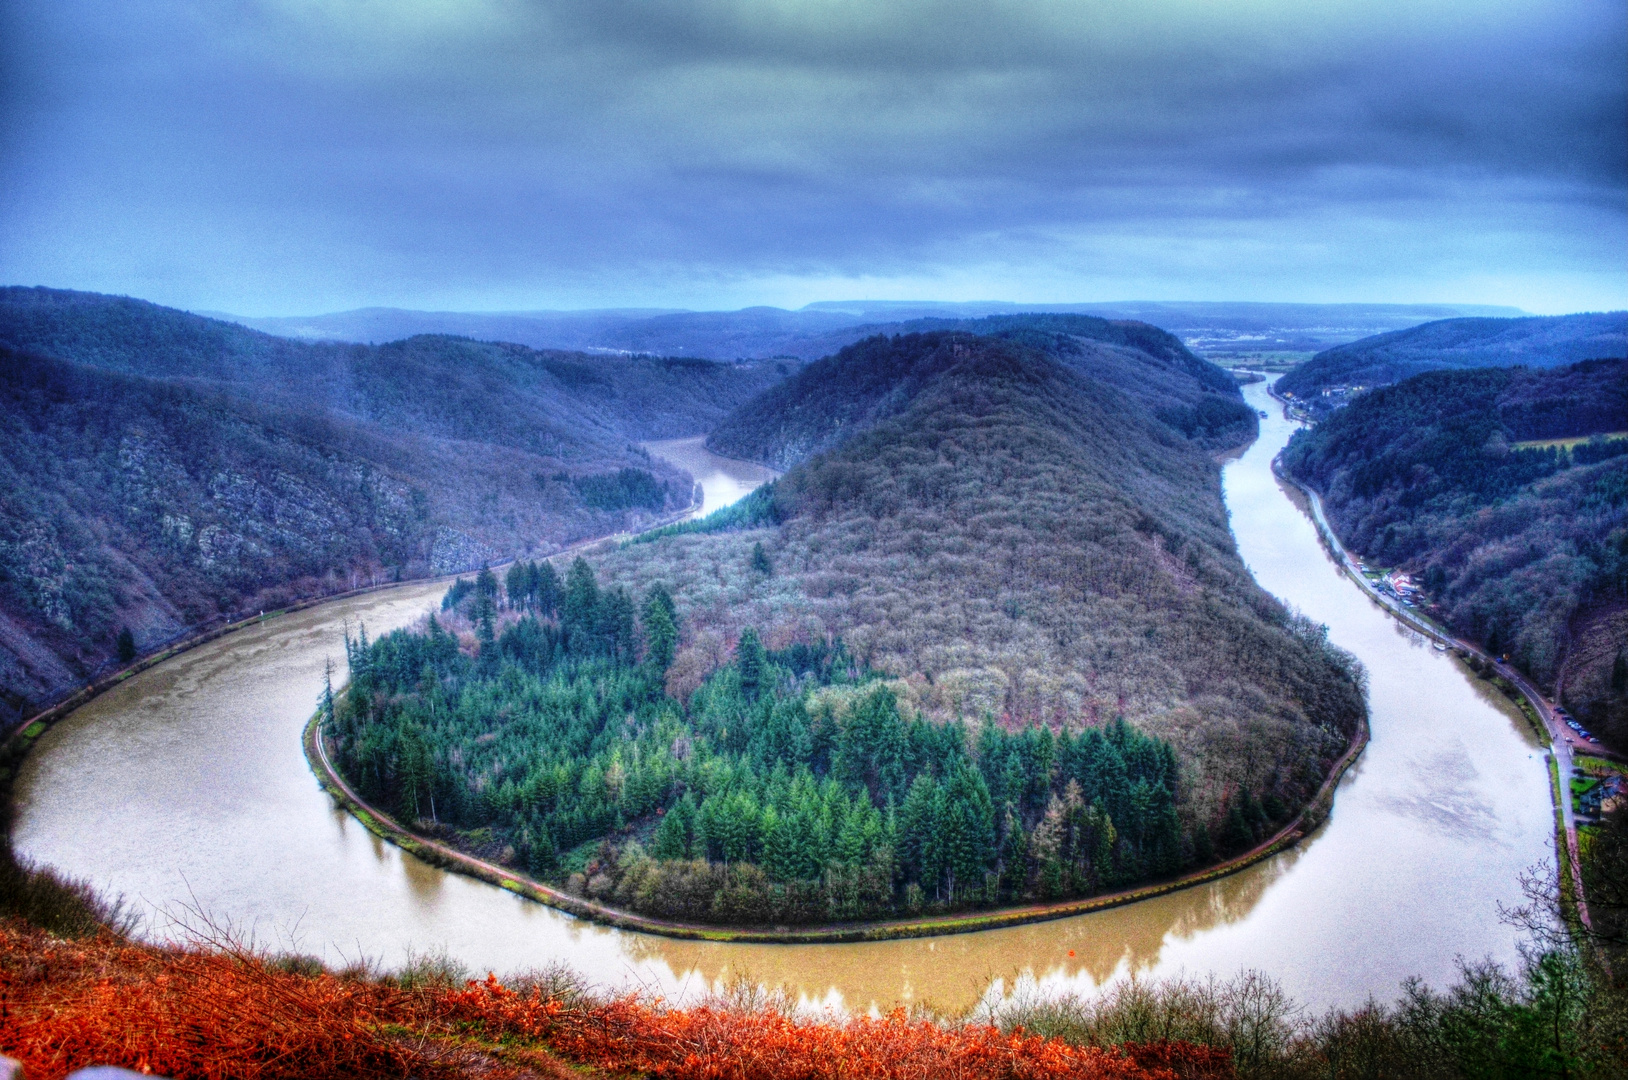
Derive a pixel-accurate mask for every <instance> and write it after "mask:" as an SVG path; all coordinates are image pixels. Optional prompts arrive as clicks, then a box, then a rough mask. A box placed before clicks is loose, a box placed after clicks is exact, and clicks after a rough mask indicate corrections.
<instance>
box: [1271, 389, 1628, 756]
mask: <svg viewBox="0 0 1628 1080" xmlns="http://www.w3.org/2000/svg"><path fill="white" fill-rule="evenodd" d="M1625 418H1628V361H1624V360H1593V361H1587V362H1584V363H1579V364H1573V365H1570V366H1568V367H1563V368H1553V369H1547V370H1543V369H1539V370H1531V369H1526V368H1488V369H1479V370H1470V371H1439V372H1431V373H1428V374H1424V375H1419V376H1416V377H1414V378H1412V379H1408V380H1406V381H1404V382H1401V383H1398V384H1397V385H1395V386H1391V387H1386V388H1383V389H1380V390H1375V391H1373V392H1371V393H1369V394H1365V395H1362V396H1360V397H1358V398H1357V399H1356V400H1355V401H1354V402H1352V404H1351V405H1349V406H1347V407H1346V408H1344V409H1342V410H1340V411H1339V412H1336V413H1335V414H1334V415H1333V416H1332V417H1331V418H1329V419H1328V420H1326V421H1324V422H1323V423H1321V424H1318V425H1317V426H1316V427H1315V428H1312V429H1309V430H1307V431H1303V432H1300V433H1298V434H1297V435H1296V436H1295V437H1294V439H1293V440H1292V441H1291V442H1290V444H1289V447H1288V449H1287V450H1286V451H1285V452H1284V456H1283V460H1284V464H1285V466H1286V467H1287V468H1288V470H1289V471H1290V472H1291V473H1292V474H1293V475H1294V476H1295V477H1297V478H1298V479H1300V480H1302V481H1304V482H1306V483H1308V484H1310V485H1312V486H1313V487H1314V488H1316V489H1317V490H1318V491H1319V492H1321V493H1322V494H1323V496H1324V499H1325V505H1326V507H1327V509H1328V513H1329V516H1330V519H1331V520H1332V522H1333V524H1334V527H1335V528H1336V530H1337V531H1338V532H1339V534H1340V537H1341V539H1342V540H1343V541H1344V542H1345V543H1346V544H1348V545H1349V546H1350V547H1351V549H1352V550H1353V551H1356V552H1358V553H1360V554H1361V555H1362V556H1363V557H1364V558H1365V559H1367V560H1369V561H1370V562H1372V563H1374V564H1376V565H1380V566H1386V567H1390V566H1396V567H1401V568H1403V569H1405V570H1407V571H1409V572H1411V573H1412V574H1414V575H1415V576H1416V577H1417V579H1418V580H1419V581H1421V582H1422V584H1423V587H1424V589H1425V591H1426V594H1427V596H1428V597H1429V602H1430V609H1431V612H1432V613H1433V614H1434V615H1436V616H1437V617H1438V618H1440V619H1441V620H1442V621H1443V622H1444V623H1445V624H1446V625H1447V626H1449V627H1450V628H1452V630H1453V631H1454V632H1455V633H1457V634H1460V635H1462V636H1464V637H1466V638H1469V639H1471V640H1474V641H1477V642H1479V643H1481V644H1482V645H1483V646H1484V647H1485V648H1486V649H1487V651H1489V652H1492V653H1494V654H1499V655H1503V654H1507V655H1508V656H1509V658H1510V660H1511V661H1512V662H1513V663H1515V664H1516V665H1517V666H1519V667H1520V668H1521V669H1522V670H1524V671H1525V672H1526V673H1527V674H1528V675H1530V676H1531V677H1532V678H1533V680H1534V681H1536V682H1537V684H1538V685H1539V686H1541V687H1543V688H1544V689H1545V691H1546V692H1549V693H1552V695H1553V696H1554V697H1555V698H1556V699H1557V700H1559V701H1561V702H1562V703H1564V704H1565V705H1567V706H1568V707H1570V708H1571V710H1572V711H1573V712H1574V713H1575V714H1576V715H1577V717H1578V718H1579V719H1580V720H1581V721H1583V723H1584V725H1585V726H1586V727H1587V728H1589V729H1590V730H1591V731H1593V732H1594V733H1595V734H1597V735H1599V736H1600V737H1601V738H1602V739H1604V740H1605V741H1606V742H1608V743H1609V744H1610V745H1613V746H1615V747H1617V748H1619V749H1628V659H1625V650H1628V439H1622V438H1617V439H1606V438H1604V437H1603V433H1607V432H1619V431H1621V430H1622V429H1623V428H1624V427H1625V426H1628V424H1625ZM1590 436H1594V437H1593V438H1590Z"/></svg>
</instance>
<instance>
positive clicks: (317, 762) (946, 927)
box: [301, 711, 1369, 945]
mask: <svg viewBox="0 0 1628 1080" xmlns="http://www.w3.org/2000/svg"><path fill="white" fill-rule="evenodd" d="M321 721H322V714H321V712H320V711H319V712H318V713H316V714H315V715H313V716H312V717H311V719H310V720H309V721H307V722H306V725H305V732H304V735H303V737H302V739H301V743H302V745H303V747H304V749H305V759H306V762H307V763H308V764H309V765H310V766H311V771H312V772H313V773H314V774H315V775H316V778H317V781H318V782H319V783H320V784H321V785H322V787H323V788H324V790H326V791H327V792H328V794H329V795H330V796H331V797H332V798H333V799H334V801H335V802H337V803H338V804H339V805H340V806H341V807H343V808H344V809H345V810H346V812H348V813H349V814H351V815H352V816H353V817H355V818H356V820H357V821H359V822H360V823H361V824H362V826H363V827H364V828H366V829H367V830H368V831H369V832H371V833H373V834H374V835H375V836H377V837H379V838H380V839H382V840H387V841H389V842H390V843H392V844H394V845H396V846H397V847H399V848H401V849H402V850H403V851H405V852H407V853H408V854H410V855H412V856H414V857H415V858H418V859H420V860H422V861H423V862H426V863H428V864H429V865H431V866H434V867H437V868H438V869H441V870H446V871H449V872H452V873H458V874H464V875H467V876H469V877H473V878H478V879H479V880H481V881H484V882H487V883H488V884H491V885H496V886H497V887H499V888H501V889H505V890H507V891H509V892H512V893H514V894H515V895H516V896H520V897H524V898H525V899H527V900H532V901H535V902H536V903H539V904H545V905H547V906H548V907H551V908H555V909H556V910H559V911H563V912H565V913H566V914H568V915H572V916H575V917H577V918H579V919H585V920H587V921H589V922H596V923H600V924H602V925H605V926H612V927H616V928H617V929H620V930H632V931H636V932H638V933H644V934H656V935H659V936H661V937H670V938H679V939H681V940H690V941H718V942H755V943H758V944H780V945H811V944H833V943H841V942H861V941H890V940H897V939H901V938H922V937H941V936H946V935H949V934H971V933H976V932H978V931H980V930H994V929H998V928H1001V927H1008V926H1021V925H1024V924H1026V923H1037V922H1049V921H1051V920H1054V919H1066V918H1070V917H1072V916H1075V915H1085V914H1088V913H1090V912H1093V911H1104V910H1107V909H1108V908H1115V907H1121V906H1123V905H1125V904H1134V903H1138V902H1139V901H1142V900H1150V899H1152V898H1153V897H1156V896H1163V895H1165V894H1167V893H1173V892H1179V891H1180V890H1182V889H1190V888H1192V887H1194V886H1196V885H1204V884H1207V883H1209V882H1211V881H1216V880H1218V879H1220V878H1224V877H1228V876H1230V875H1232V874H1236V873H1238V872H1239V871H1240V870H1244V869H1247V868H1248V867H1251V866H1253V865H1255V864H1256V863H1258V862H1261V861H1263V860H1265V859H1269V858H1271V857H1272V856H1274V855H1277V854H1279V853H1280V852H1283V851H1286V850H1288V849H1289V848H1291V847H1293V846H1294V845H1295V844H1297V843H1299V842H1300V841H1301V840H1302V839H1303V838H1305V837H1306V836H1308V835H1309V834H1310V833H1312V832H1313V831H1314V830H1316V828H1317V827H1318V826H1319V825H1321V824H1323V822H1324V821H1326V820H1327V819H1328V817H1329V815H1330V814H1331V813H1332V812H1333V809H1334V791H1335V788H1336V787H1337V786H1338V785H1339V783H1340V781H1341V780H1342V779H1343V778H1344V777H1345V774H1346V771H1347V770H1349V769H1350V768H1351V766H1352V765H1353V764H1355V762H1356V760H1357V758H1358V756H1360V755H1361V754H1362V751H1363V749H1364V748H1365V747H1367V745H1368V738H1369V731H1368V717H1367V714H1366V713H1364V715H1363V719H1362V724H1361V726H1360V727H1359V728H1358V729H1357V732H1356V735H1355V736H1354V737H1353V738H1352V740H1351V743H1350V745H1349V746H1348V747H1347V748H1346V751H1345V753H1344V754H1342V755H1341V756H1340V758H1339V760H1338V761H1336V762H1335V763H1334V767H1333V768H1332V769H1331V770H1329V775H1328V777H1327V778H1326V779H1325V780H1324V781H1323V784H1322V786H1321V787H1319V788H1318V789H1317V794H1316V795H1314V796H1313V797H1312V799H1311V801H1310V802H1308V803H1307V804H1306V805H1305V807H1304V808H1302V809H1301V811H1300V813H1299V814H1297V815H1295V817H1294V819H1293V820H1291V821H1290V822H1289V823H1288V824H1287V825H1285V826H1284V827H1283V828H1282V829H1280V830H1278V832H1276V833H1275V834H1273V835H1272V836H1271V837H1269V838H1268V839H1267V840H1265V841H1264V842H1262V843H1261V844H1259V845H1258V846H1256V847H1254V848H1252V849H1250V850H1249V851H1247V852H1245V853H1244V854H1242V855H1238V856H1235V857H1234V858H1231V859H1228V860H1227V861H1226V862H1222V863H1217V864H1216V865H1214V866H1208V867H1205V868H1204V869H1202V870H1199V871H1196V872H1194V873H1192V874H1186V875H1183V876H1182V877H1178V878H1173V879H1171V880H1169V881H1161V882H1155V883H1153V884H1151V885H1143V886H1140V887H1138V888H1134V889H1126V890H1123V891H1121V892H1116V893H1107V894H1105V895H1102V896H1091V897H1085V898H1083V899H1078V900H1064V901H1059V902H1057V903H1053V904H1028V905H1024V906H1021V907H1009V908H1001V909H999V910H996V911H985V912H976V911H975V912H966V913H961V914H949V915H934V916H929V917H926V918H913V919H894V920H887V921H884V922H864V923H844V924H840V925H820V926H807V927H791V926H713V925H710V924H704V923H681V922H672V921H669V920H666V919H656V918H651V917H649V916H646V915H638V914H635V913H633V912H630V911H624V910H622V909H620V908H614V907H609V906H607V905H605V904H600V903H597V902H595V901H593V900H588V899H585V898H583V897H579V896H573V895H571V894H570V893H567V892H563V891H561V890H559V889H556V888H554V887H553V886H550V885H545V884H543V883H542V882H540V881H537V880H535V879H534V878H531V877H529V876H527V875H526V874H523V873H521V872H519V871H517V870H513V869H511V868H509V867H504V866H499V865H497V864H496V863H491V862H487V861H486V860H484V859H479V858H476V857H475V856H473V855H470V854H467V853H465V852H462V851H459V850H458V849H457V848H455V847H452V846H450V845H448V844H443V843H441V842H440V841H438V840H431V839H429V838H427V837H423V836H419V835H418V834H417V833H414V832H413V831H411V830H410V829H407V828H406V827H404V826H403V825H401V823H399V822H397V821H396V820H395V819H394V818H392V817H391V816H390V815H388V814H386V813H384V812H383V811H381V810H379V809H378V808H377V807H375V806H373V805H372V804H370V803H368V802H365V801H364V800H363V799H362V798H361V797H360V796H358V795H357V794H356V793H355V792H354V791H352V790H351V788H350V785H349V784H347V783H346V782H345V779H344V777H342V776H340V775H339V770H338V769H336V768H334V766H333V763H332V762H331V761H329V759H328V751H327V746H326V741H325V740H324V738H323V736H322V723H321Z"/></svg>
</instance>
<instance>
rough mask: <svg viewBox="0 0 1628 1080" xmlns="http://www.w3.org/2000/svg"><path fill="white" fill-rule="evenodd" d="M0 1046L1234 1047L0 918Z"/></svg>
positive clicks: (533, 1072) (814, 1075) (313, 1079)
mask: <svg viewBox="0 0 1628 1080" xmlns="http://www.w3.org/2000/svg"><path fill="white" fill-rule="evenodd" d="M0 1051H3V1052H5V1053H8V1054H10V1055H12V1056H14V1057H17V1058H20V1059H21V1060H22V1061H23V1063H24V1065H25V1066H26V1068H27V1070H28V1076H29V1077H30V1078H31V1080H55V1078H57V1077H61V1076H63V1075H64V1074H66V1073H67V1072H69V1071H71V1070H72V1069H75V1068H79V1067H81V1066H84V1065H90V1064H117V1065H123V1066H125V1067H127V1068H134V1069H138V1070H141V1071H151V1072H153V1073H156V1074H159V1075H163V1076H171V1077H175V1078H177V1080H194V1078H196V1080H228V1078H233V1080H236V1078H243V1080H276V1078H283V1077H288V1078H293V1077H300V1078H302V1080H326V1078H330V1077H332V1078H335V1080H337V1078H339V1077H362V1078H365V1077H387V1076H389V1077H403V1076H409V1075H410V1076H414V1077H424V1078H434V1077H467V1076H476V1075H478V1076H480V1077H482V1078H483V1080H505V1078H515V1077H525V1076H538V1075H548V1076H558V1075H562V1073H563V1072H564V1070H562V1069H561V1068H560V1066H559V1064H558V1060H557V1059H558V1058H564V1059H566V1060H568V1061H571V1062H575V1063H578V1064H581V1065H587V1066H591V1067H596V1068H600V1069H605V1070H609V1071H611V1072H615V1073H618V1074H621V1073H637V1074H644V1075H649V1076H655V1077H669V1078H674V1080H825V1078H829V1080H892V1078H901V1080H902V1078H906V1077H910V1078H915V1077H920V1078H923V1080H926V1078H932V1080H940V1078H942V1080H1028V1078H1036V1080H1038V1078H1041V1077H1046V1078H1052V1077H1056V1078H1060V1080H1071V1078H1073V1080H1223V1078H1226V1077H1230V1076H1232V1066H1231V1062H1230V1060H1229V1059H1228V1057H1227V1054H1226V1053H1225V1052H1224V1051H1219V1050H1213V1049H1209V1048H1206V1047H1198V1046H1192V1045H1189V1044H1183V1043H1154V1044H1148V1045H1144V1046H1127V1047H1123V1048H1116V1049H1101V1048H1097V1047H1078V1046H1071V1045H1069V1044H1067V1043H1063V1042H1059V1041H1057V1040H1049V1039H1042V1038H1039V1037H1037V1036H1033V1035H1028V1034H1024V1033H1023V1032H1021V1031H1019V1032H1014V1033H1012V1034H1005V1033H1002V1032H1000V1031H998V1030H997V1029H995V1028H992V1027H984V1026H967V1027H943V1026H940V1025H938V1024H935V1023H932V1022H930V1021H925V1020H912V1019H910V1018H908V1017H907V1016H906V1015H905V1014H904V1013H903V1012H895V1013H893V1014H891V1015H889V1016H886V1017H883V1018H881V1019H870V1018H860V1019H854V1020H849V1021H846V1022H840V1023H839V1022H825V1023H816V1022H802V1021H797V1020H793V1019H791V1018H789V1017H786V1016H783V1015H780V1014H778V1013H776V1012H772V1011H766V1012H737V1011H731V1010H727V1009H718V1008H710V1007H702V1008H694V1009H663V1008H660V1007H654V1006H651V1005H648V1004H644V1003H641V1002H639V1001H638V1000H636V999H634V998H624V999H621V1000H617V1001H611V1002H572V1003H567V1002H563V1001H561V1000H559V999H556V998H551V997H548V996H546V995H545V994H543V993H542V991H540V990H537V989H532V990H531V991H529V992H525V993H521V992H516V991H514V990H510V989H508V988H507V987H505V986H503V985H502V984H501V983H499V982H498V981H497V979H496V978H494V977H488V978H487V980H486V981H485V982H481V983H474V982H472V983H469V984H468V985H467V986H466V987H465V988H463V989H461V990H460V989H447V988H424V989H417V990H403V989H399V988H395V987H391V986H389V985H385V984H382V983H379V982H374V981H367V980H353V979H343V978H338V977H335V976H333V975H315V976H311V975H300V974H294V973H291V972H286V971H282V970H279V969H278V968H276V967H274V966H270V965H268V964H267V963H266V962H265V961H264V960H263V959H261V958H259V957H256V956H253V955H249V954H245V953H240V952H232V951H217V950H201V949H159V948H153V947H150V946H143V945H132V944H129V943H126V942H121V941H118V940H115V939H112V938H100V939H93V940H89V941H81V942H64V941H60V940H58V939H55V938H51V937H48V936H47V935H44V934H41V933H39V932H37V931H32V930H26V929H22V928H19V927H17V926H6V925H0Z"/></svg>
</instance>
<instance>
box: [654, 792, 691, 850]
mask: <svg viewBox="0 0 1628 1080" xmlns="http://www.w3.org/2000/svg"><path fill="white" fill-rule="evenodd" d="M694 826H695V800H693V799H692V798H690V796H689V795H687V794H686V795H685V796H684V797H683V798H681V799H679V800H678V801H677V802H676V803H674V804H673V807H672V809H671V810H668V811H667V813H666V814H665V815H664V816H663V817H662V819H661V824H660V825H658V826H656V835H655V837H654V839H652V840H651V843H650V854H651V855H652V856H654V857H655V858H658V859H687V858H689V857H690V837H691V832H692V830H693V829H694Z"/></svg>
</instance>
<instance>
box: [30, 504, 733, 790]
mask: <svg viewBox="0 0 1628 1080" xmlns="http://www.w3.org/2000/svg"><path fill="white" fill-rule="evenodd" d="M696 486H697V487H699V486H700V485H699V484H697V485H696ZM702 503H703V499H702V497H700V496H697V495H695V494H694V493H693V492H692V494H691V499H690V505H689V506H688V507H687V508H685V509H684V510H680V511H678V512H676V513H673V514H669V515H667V516H666V517H664V518H662V519H661V520H659V521H657V522H656V523H655V524H653V525H651V526H650V527H649V529H641V530H640V532H648V531H650V530H651V529H664V528H666V527H667V526H669V525H673V524H676V523H678V522H680V521H684V520H686V519H687V518H689V517H690V516H691V515H693V514H694V513H695V512H696V511H697V510H699V509H700V508H701V506H702ZM637 535H638V533H628V532H617V533H609V534H607V535H605V536H594V537H589V538H588V539H586V540H578V541H576V542H575V543H572V544H567V545H566V546H565V547H562V548H560V550H558V551H555V552H551V553H550V554H548V555H544V556H541V557H542V558H544V559H557V558H559V557H560V556H562V555H569V554H571V553H572V552H581V551H589V550H591V549H593V548H596V547H598V546H599V545H601V544H608V543H614V542H616V541H619V540H622V539H624V538H626V537H628V536H637ZM513 561H514V560H512V559H511V560H509V562H501V563H498V564H497V565H496V566H495V567H494V569H500V568H502V567H504V566H508V565H509V563H510V562H513ZM469 572H470V571H468V570H463V571H460V572H458V573H453V574H436V575H432V576H430V577H421V578H408V579H407V580H405V581H387V582H385V583H384V584H382V585H364V586H362V587H361V588H358V589H349V590H347V591H345V592H339V593H328V594H327V595H325V596H311V597H307V598H305V599H304V600H296V601H294V602H293V603H291V604H289V605H288V606H286V607H280V608H278V609H276V610H275V611H262V612H260V613H258V614H255V615H246V616H244V617H243V618H241V619H237V620H235V621H229V622H225V623H222V624H221V625H220V626H217V627H215V628H213V629H211V630H200V631H199V632H198V633H196V634H193V635H192V636H191V637H186V638H182V639H181V640H179V641H176V642H174V643H172V644H170V645H167V646H165V647H164V648H163V649H160V650H159V651H158V652H155V653H152V654H150V655H148V656H143V657H141V658H139V659H137V660H135V661H133V662H132V663H131V664H129V665H128V666H126V667H123V668H120V669H119V670H118V671H115V672H113V673H112V674H111V675H104V676H102V677H101V678H99V679H93V680H91V681H90V682H88V683H86V684H85V685H84V686H81V687H79V688H78V689H77V690H74V691H72V692H70V693H69V694H68V695H67V696H65V697H63V698H62V699H61V700H59V701H57V702H56V703H55V704H53V705H49V706H47V707H46V708H44V709H41V710H40V711H39V712H37V713H35V714H33V715H32V716H26V717H23V718H22V719H21V720H19V721H17V723H16V724H14V725H13V726H12V729H11V731H10V732H6V733H4V734H0V800H3V801H4V803H5V805H6V808H7V810H8V811H9V807H10V804H11V781H12V779H13V777H15V776H16V766H17V765H18V764H19V763H20V762H21V761H22V759H23V758H24V757H25V756H27V754H28V751H29V750H30V749H32V747H33V745H34V742H35V740H37V739H38V738H39V737H40V736H41V735H43V734H45V732H46V730H47V729H49V728H50V727H51V725H53V724H55V723H56V722H57V721H59V720H62V719H64V718H65V717H67V716H68V715H69V714H70V713H73V712H75V711H76V710H78V709H80V708H82V707H84V706H85V705H87V704H89V703H90V702H91V701H93V700H94V699H96V698H98V697H100V696H101V695H102V694H105V693H107V692H108V691H109V690H111V689H113V688H114V687H115V686H118V685H119V684H120V683H122V682H124V681H125V680H126V679H128V678H130V677H131V676H132V675H139V674H140V673H141V672H143V671H146V670H147V669H148V668H151V667H156V666H158V665H159V664H162V663H163V662H164V661H166V660H168V659H170V658H171V657H174V656H179V655H180V654H181V653H184V652H189V651H191V650H193V649H196V648H197V647H198V646H200V645H207V644H208V643H209V642H211V641H215V640H216V639H218V638H222V637H225V636H226V635H227V634H233V633H236V632H237V631H239V630H242V629H243V628H244V627H247V626H258V625H260V624H261V623H263V622H265V621H266V620H267V619H274V618H276V617H277V616H279V615H289V614H292V613H294V612H296V611H306V610H309V609H310V608H314V607H318V606H320V605H322V604H331V603H338V602H339V601H341V600H350V599H354V598H355V597H358V596H365V595H367V594H368V593H376V592H385V591H386V590H389V589H405V588H411V587H413V586H416V585H434V584H436V583H437V582H441V581H449V582H450V581H454V580H456V579H457V578H458V577H459V576H460V575H461V574H467V573H469Z"/></svg>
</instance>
